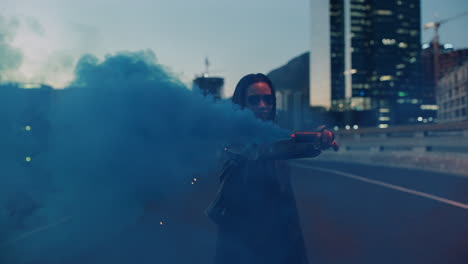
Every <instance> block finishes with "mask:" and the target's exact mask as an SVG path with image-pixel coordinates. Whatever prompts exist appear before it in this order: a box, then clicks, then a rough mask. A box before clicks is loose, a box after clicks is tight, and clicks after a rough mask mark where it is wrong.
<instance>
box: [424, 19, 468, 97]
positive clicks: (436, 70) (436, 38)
mask: <svg viewBox="0 0 468 264" xmlns="http://www.w3.org/2000/svg"><path fill="white" fill-rule="evenodd" d="M467 15H468V11H466V12H463V13H461V14H458V15H456V16H453V17H450V18H447V19H441V20H439V21H434V22H429V23H426V24H424V26H423V28H424V29H425V30H427V29H430V28H433V29H434V37H433V38H432V49H433V50H432V51H433V56H434V62H433V63H434V88H436V87H437V82H438V80H439V27H440V26H441V25H443V24H445V23H447V22H449V21H452V20H455V19H457V18H460V17H463V16H467Z"/></svg>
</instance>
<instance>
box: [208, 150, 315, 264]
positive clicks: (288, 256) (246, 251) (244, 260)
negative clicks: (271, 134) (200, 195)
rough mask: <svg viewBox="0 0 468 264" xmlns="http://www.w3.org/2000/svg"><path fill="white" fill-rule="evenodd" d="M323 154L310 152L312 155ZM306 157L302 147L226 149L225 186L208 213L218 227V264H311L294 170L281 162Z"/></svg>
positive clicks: (223, 184) (223, 177) (222, 169)
mask: <svg viewBox="0 0 468 264" xmlns="http://www.w3.org/2000/svg"><path fill="white" fill-rule="evenodd" d="M285 150H286V151H285ZM319 153H320V150H318V149H313V148H312V151H311V148H308V152H307V155H306V156H317V155H318V154H319ZM278 154H279V155H278ZM291 154H293V155H291ZM297 154H299V155H297ZM304 155H305V152H304V151H302V150H299V149H298V148H297V145H296V146H289V145H288V146H286V149H285V148H284V147H281V150H280V151H279V152H278V149H276V150H271V148H270V149H267V150H262V148H261V147H259V146H253V147H252V146H250V147H248V148H246V147H244V146H236V147H231V148H227V149H225V152H224V158H223V159H224V161H223V166H222V168H221V172H220V181H221V185H220V188H219V191H218V194H217V197H216V199H215V201H214V202H213V203H212V204H211V205H210V206H209V208H208V209H207V211H206V213H207V215H208V216H209V217H210V218H211V219H212V220H213V221H214V222H215V223H216V224H217V225H218V241H217V246H216V256H215V263H216V264H234V263H236V264H237V263H238V264H251V263H252V264H253V263H255V264H262V263H265V264H266V263H268V264H306V263H307V256H306V250H305V246H304V240H303V236H302V230H301V227H300V222H299V217H298V212H297V208H296V202H295V199H294V194H293V191H292V188H291V182H290V176H289V169H288V166H287V163H286V162H285V161H282V160H280V159H288V158H292V157H300V156H304Z"/></svg>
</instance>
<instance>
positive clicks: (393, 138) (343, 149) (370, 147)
mask: <svg viewBox="0 0 468 264" xmlns="http://www.w3.org/2000/svg"><path fill="white" fill-rule="evenodd" d="M336 138H337V141H338V142H339V144H340V151H339V152H337V153H332V152H325V153H323V154H322V155H321V156H320V157H319V159H324V160H336V161H345V162H355V163H364V164H370V165H383V166H390V167H405V168H415V169H420V170H421V169H422V170H430V171H438V172H443V173H452V174H457V175H462V176H468V122H457V123H446V124H428V125H414V126H400V127H389V128H364V129H357V130H342V131H337V132H336Z"/></svg>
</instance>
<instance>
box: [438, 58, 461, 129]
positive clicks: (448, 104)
mask: <svg viewBox="0 0 468 264" xmlns="http://www.w3.org/2000/svg"><path fill="white" fill-rule="evenodd" d="M437 104H438V105H439V110H438V113H437V119H438V121H439V122H454V121H467V120H468V61H465V63H464V64H462V65H461V66H458V67H455V68H452V70H451V71H449V72H447V73H446V74H445V75H444V76H442V78H440V79H439V81H438V83H437Z"/></svg>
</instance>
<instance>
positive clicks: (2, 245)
mask: <svg viewBox="0 0 468 264" xmlns="http://www.w3.org/2000/svg"><path fill="white" fill-rule="evenodd" d="M69 220H71V217H70V216H68V217H63V218H61V219H59V220H58V221H56V222H54V223H51V224H48V225H45V226H42V227H39V228H36V229H34V230H31V231H29V232H26V233H24V234H22V235H20V236H18V237H16V238H15V239H12V240H10V241H7V242H6V243H4V244H0V248H3V247H6V246H7V245H9V244H13V243H16V242H18V241H21V240H23V239H26V238H28V237H30V236H32V235H34V234H36V233H39V232H42V231H46V230H48V229H50V228H52V227H55V226H58V225H60V224H63V223H65V222H68V221H69Z"/></svg>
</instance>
